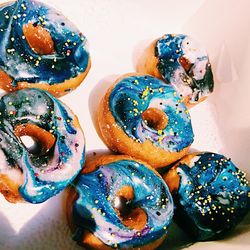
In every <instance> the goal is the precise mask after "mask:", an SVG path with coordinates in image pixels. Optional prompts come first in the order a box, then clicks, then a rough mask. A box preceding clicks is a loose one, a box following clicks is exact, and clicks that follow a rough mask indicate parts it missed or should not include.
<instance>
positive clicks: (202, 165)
mask: <svg viewBox="0 0 250 250" xmlns="http://www.w3.org/2000/svg"><path fill="white" fill-rule="evenodd" d="M192 162H193V163H192V164H190V165H191V166H187V165H186V164H180V165H179V166H178V167H177V173H178V174H179V176H180V177H181V179H180V186H179V190H178V193H177V194H176V195H174V196H173V197H174V201H175V204H176V206H177V211H176V219H177V220H179V222H180V224H181V225H183V224H185V223H186V224H185V225H183V226H184V227H185V228H186V230H187V232H190V233H191V232H192V231H193V234H194V236H195V237H196V238H198V239H199V240H206V239H209V238H212V237H216V236H218V235H219V234H222V233H224V232H226V231H228V230H230V229H231V228H233V227H234V226H235V225H236V224H238V223H239V222H240V221H241V219H242V218H243V217H244V216H245V215H246V214H247V213H248V211H249V208H250V198H249V192H250V188H249V186H248V181H247V179H246V174H245V173H244V172H243V171H241V170H239V169H238V168H236V166H235V165H234V164H233V163H232V162H231V160H230V159H226V158H225V157H224V156H222V155H218V154H213V153H201V154H198V156H197V157H195V158H194V160H192ZM180 215H181V216H180ZM178 216H180V217H179V218H178ZM191 228H193V230H191Z"/></svg>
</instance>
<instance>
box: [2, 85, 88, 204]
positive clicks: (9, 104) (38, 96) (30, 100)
mask: <svg viewBox="0 0 250 250" xmlns="http://www.w3.org/2000/svg"><path fill="white" fill-rule="evenodd" d="M73 119H75V117H74V115H73V113H72V112H71V111H70V110H69V109H68V108H67V107H66V106H64V105H63V104H62V103H61V102H60V101H59V100H57V99H56V98H54V97H53V96H52V95H50V94H49V93H46V92H45V91H42V90H38V89H26V90H20V91H17V92H15V93H11V94H7V95H4V96H3V97H2V98H1V99H0V155H1V165H0V173H1V174H6V175H8V174H11V173H12V172H13V171H14V170H15V171H22V174H23V180H24V181H23V184H22V186H21V187H20V188H19V192H20V194H21V196H22V197H23V198H24V199H25V200H26V201H27V202H31V203H41V202H44V201H45V200H47V199H49V198H50V197H52V196H53V195H56V194H57V193H59V192H60V191H62V190H63V189H64V188H65V187H66V186H67V185H68V184H69V183H70V182H71V181H72V180H73V179H74V178H75V176H76V175H77V174H78V172H79V171H80V170H81V168H82V164H83V163H84V152H85V144H84V135H83V132H82V130H81V128H80V127H76V126H75V124H74V122H75V121H74V120H73ZM20 124H35V125H37V126H38V127H40V128H43V129H45V130H46V131H48V132H50V133H51V134H53V135H54V136H55V138H56V142H55V145H54V146H53V148H52V149H51V150H50V151H49V152H47V153H45V154H44V155H42V156H39V155H33V154H30V153H29V151H28V150H27V148H26V147H25V146H24V144H22V143H21V140H20V138H18V137H17V136H16V135H15V134H14V130H15V128H16V127H17V126H18V125H20ZM13 174H14V172H13Z"/></svg>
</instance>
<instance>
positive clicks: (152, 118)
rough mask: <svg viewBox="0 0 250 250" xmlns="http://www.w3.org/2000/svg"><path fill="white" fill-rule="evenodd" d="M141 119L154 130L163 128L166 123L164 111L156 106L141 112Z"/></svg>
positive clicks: (166, 118)
mask: <svg viewBox="0 0 250 250" xmlns="http://www.w3.org/2000/svg"><path fill="white" fill-rule="evenodd" d="M142 119H143V121H144V122H145V123H146V124H147V126H148V127H150V128H152V129H155V130H163V129H165V128H166V126H167V124H168V117H167V115H166V113H165V112H163V111H162V110H160V109H158V108H148V109H146V110H145V111H144V112H143V113H142Z"/></svg>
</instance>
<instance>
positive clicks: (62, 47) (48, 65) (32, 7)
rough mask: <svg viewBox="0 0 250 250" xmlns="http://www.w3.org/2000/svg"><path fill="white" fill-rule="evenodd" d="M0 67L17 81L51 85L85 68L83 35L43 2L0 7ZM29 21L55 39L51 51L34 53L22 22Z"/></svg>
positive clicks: (20, 1)
mask: <svg viewBox="0 0 250 250" xmlns="http://www.w3.org/2000/svg"><path fill="white" fill-rule="evenodd" d="M0 19H1V23H0V69H2V70H3V71H4V72H5V73H7V74H8V75H9V76H10V77H11V78H12V79H13V81H12V87H15V86H16V85H17V82H28V83H37V82H43V83H48V84H50V85H53V84H57V83H61V82H64V81H65V80H67V79H70V78H73V77H76V76H77V75H78V74H79V73H81V72H84V71H85V70H86V68H87V65H88V59H89V54H88V51H87V49H86V38H85V37H84V36H83V35H82V34H81V33H80V32H79V30H78V29H77V28H76V27H75V26H74V25H73V24H72V23H71V22H70V21H68V20H67V19H66V18H65V17H64V16H63V15H62V14H60V13H59V12H58V11H56V10H54V9H53V8H51V7H48V6H46V5H45V4H43V3H40V2H37V1H33V0H32V1H31V0H18V1H16V2H10V3H7V4H5V5H3V6H2V7H0ZM28 23H32V24H33V25H34V26H36V25H39V26H41V27H43V28H44V29H46V30H47V31H49V33H50V35H51V37H52V39H53V41H54V45H55V48H54V50H55V51H54V52H53V53H52V54H51V55H40V54H37V53H36V52H35V51H33V50H32V48H31V47H30V46H29V44H28V42H27V40H26V38H25V36H24V33H23V26H24V25H26V24H28Z"/></svg>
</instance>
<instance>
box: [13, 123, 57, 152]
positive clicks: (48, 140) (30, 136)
mask: <svg viewBox="0 0 250 250" xmlns="http://www.w3.org/2000/svg"><path fill="white" fill-rule="evenodd" d="M14 133H15V135H16V136H17V137H18V138H19V140H20V141H21V143H22V144H23V145H24V146H25V148H26V149H27V151H28V152H29V153H30V154H32V155H45V154H46V153H48V152H49V151H50V150H51V148H52V147H53V146H54V144H55V141H56V138H55V136H54V135H52V134H51V133H49V132H48V131H46V130H45V129H42V128H40V127H38V126H37V125H34V124H21V125H18V126H16V128H15V130H14Z"/></svg>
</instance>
